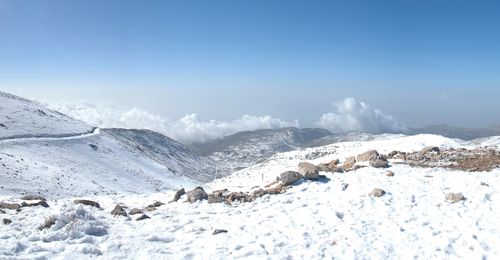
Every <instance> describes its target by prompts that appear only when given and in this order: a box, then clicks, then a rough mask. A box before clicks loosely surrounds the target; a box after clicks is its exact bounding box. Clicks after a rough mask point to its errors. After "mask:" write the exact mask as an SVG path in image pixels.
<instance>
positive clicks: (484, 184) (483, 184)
mask: <svg viewBox="0 0 500 260" xmlns="http://www.w3.org/2000/svg"><path fill="white" fill-rule="evenodd" d="M481 186H486V187H490V185H489V184H488V183H486V182H481Z"/></svg>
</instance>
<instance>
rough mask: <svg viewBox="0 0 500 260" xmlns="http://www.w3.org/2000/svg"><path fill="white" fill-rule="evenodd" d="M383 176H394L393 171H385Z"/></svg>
mask: <svg viewBox="0 0 500 260" xmlns="http://www.w3.org/2000/svg"><path fill="white" fill-rule="evenodd" d="M385 176H388V177H394V173H393V172H391V171H387V173H386V174H385Z"/></svg>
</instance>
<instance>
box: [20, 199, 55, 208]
mask: <svg viewBox="0 0 500 260" xmlns="http://www.w3.org/2000/svg"><path fill="white" fill-rule="evenodd" d="M37 206H42V207H44V208H48V207H49V204H47V202H46V201H45V200H42V201H39V202H35V203H26V202H22V203H21V207H37Z"/></svg>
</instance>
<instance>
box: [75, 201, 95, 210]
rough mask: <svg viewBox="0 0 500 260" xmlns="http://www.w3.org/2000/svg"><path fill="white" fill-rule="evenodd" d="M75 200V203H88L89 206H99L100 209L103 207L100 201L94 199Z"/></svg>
mask: <svg viewBox="0 0 500 260" xmlns="http://www.w3.org/2000/svg"><path fill="white" fill-rule="evenodd" d="M73 202H74V203H75V204H82V205H87V206H91V207H94V208H98V209H100V208H101V205H99V203H97V202H95V201H92V200H75V201H73Z"/></svg>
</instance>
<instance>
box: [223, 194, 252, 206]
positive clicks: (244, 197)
mask: <svg viewBox="0 0 500 260" xmlns="http://www.w3.org/2000/svg"><path fill="white" fill-rule="evenodd" d="M225 201H226V203H228V204H232V203H233V202H235V201H239V202H251V201H252V199H251V197H250V196H249V195H248V194H245V193H243V192H241V191H239V192H231V193H229V194H228V195H227V196H226V199H225Z"/></svg>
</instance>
